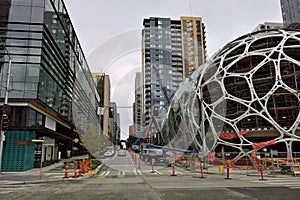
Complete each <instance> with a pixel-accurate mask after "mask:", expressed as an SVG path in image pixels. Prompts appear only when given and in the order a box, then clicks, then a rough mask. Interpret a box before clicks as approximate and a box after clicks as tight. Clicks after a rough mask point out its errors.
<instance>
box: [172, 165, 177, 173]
mask: <svg viewBox="0 0 300 200" xmlns="http://www.w3.org/2000/svg"><path fill="white" fill-rule="evenodd" d="M171 176H177V175H176V173H175V166H174V163H172V174H171Z"/></svg>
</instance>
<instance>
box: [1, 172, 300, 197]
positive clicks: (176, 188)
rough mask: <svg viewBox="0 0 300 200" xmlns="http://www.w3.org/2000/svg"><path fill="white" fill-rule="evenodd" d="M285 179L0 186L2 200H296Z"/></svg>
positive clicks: (95, 180) (98, 180)
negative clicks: (285, 184) (285, 183)
mask: <svg viewBox="0 0 300 200" xmlns="http://www.w3.org/2000/svg"><path fill="white" fill-rule="evenodd" d="M288 181H289V180H288V179H281V183H280V184H278V185H277V184H274V183H279V181H277V179H274V180H267V181H263V182H262V181H255V179H253V180H252V179H251V180H242V179H231V180H225V179H224V177H220V176H209V177H207V178H205V179H202V178H199V177H193V176H158V175H157V176H155V175H145V176H139V177H125V178H116V177H112V178H109V177H107V178H99V177H97V176H95V177H92V178H89V179H85V180H78V181H76V180H74V181H59V182H49V183H40V184H26V185H10V186H7V187H3V186H2V187H0V196H1V199H4V200H13V199H28V200H35V199H36V200H50V199H51V200H53V199H55V200H65V199H72V200H77V199H84V200H89V199H112V200H120V199H124V200H125V199H130V200H131V199H136V200H139V199H142V200H148V199H149V200H150V199H151V200H157V199H160V200H162V199H163V200H181V199H189V200H194V199H232V200H235V199H236V200H240V199H262V200H267V199H272V200H276V199H298V197H299V195H300V190H299V189H298V188H299V186H300V180H296V181H297V182H295V181H294V184H292V185H289V186H282V185H283V184H284V182H288Z"/></svg>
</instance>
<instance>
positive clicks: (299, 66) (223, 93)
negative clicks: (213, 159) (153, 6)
mask: <svg viewBox="0 0 300 200" xmlns="http://www.w3.org/2000/svg"><path fill="white" fill-rule="evenodd" d="M299 76H300V33H299V32H297V31H293V30H267V31H260V32H255V33H250V34H247V35H244V36H242V37H240V38H238V39H236V40H234V41H232V42H230V43H228V44H227V45H225V46H224V47H223V48H222V49H221V50H219V51H218V52H217V53H216V54H215V55H214V56H213V57H212V58H211V59H210V61H208V62H207V63H206V64H205V65H203V66H200V67H199V68H198V70H197V71H196V72H195V73H194V74H193V75H192V76H191V77H190V78H189V79H186V80H185V82H184V83H183V84H182V85H181V87H180V88H179V89H178V91H177V93H176V94H175V97H174V99H173V102H172V104H171V107H170V109H169V112H168V115H167V118H166V119H165V121H164V123H163V125H162V127H163V128H162V135H163V138H164V139H165V143H166V144H167V145H169V146H173V147H176V146H180V147H183V148H187V147H189V146H191V145H192V146H193V147H194V148H197V149H199V150H200V151H205V152H207V151H214V150H216V148H218V147H220V146H222V145H223V146H226V147H228V148H230V149H231V151H236V152H239V153H238V155H237V158H240V157H243V156H245V155H246V154H248V155H249V154H250V153H251V152H252V151H258V150H260V149H261V148H270V147H272V148H273V149H278V150H279V151H286V152H288V153H290V155H288V157H290V158H291V157H292V155H291V152H293V151H297V150H298V151H299V149H300V143H299V142H300V129H299V121H300V116H299V90H300V77H299Z"/></svg>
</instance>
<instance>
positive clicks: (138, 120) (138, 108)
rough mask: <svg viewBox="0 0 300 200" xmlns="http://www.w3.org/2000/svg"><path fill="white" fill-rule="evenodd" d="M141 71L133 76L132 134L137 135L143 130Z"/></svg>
mask: <svg viewBox="0 0 300 200" xmlns="http://www.w3.org/2000/svg"><path fill="white" fill-rule="evenodd" d="M142 80H143V79H142V73H141V72H137V73H136V76H135V103H134V106H133V107H134V112H133V115H134V116H133V122H134V134H135V136H139V135H140V134H141V133H142V131H143V128H144V126H143V118H142V117H143V115H142V113H143V112H142V110H143V106H142V105H143V99H142V96H143V84H142Z"/></svg>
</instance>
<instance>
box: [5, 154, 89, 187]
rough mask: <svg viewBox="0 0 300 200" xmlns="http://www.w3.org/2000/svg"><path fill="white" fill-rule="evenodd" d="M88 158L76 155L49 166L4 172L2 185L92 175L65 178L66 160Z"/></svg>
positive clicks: (86, 176)
mask: <svg viewBox="0 0 300 200" xmlns="http://www.w3.org/2000/svg"><path fill="white" fill-rule="evenodd" d="M85 158H88V156H87V155H83V156H74V157H71V158H68V159H62V160H60V161H59V162H58V163H54V164H52V165H49V166H47V167H43V168H42V169H41V168H33V169H30V170H27V171H22V172H2V174H1V175H0V187H5V185H19V184H30V183H43V182H51V181H63V180H68V181H70V180H81V179H84V178H88V177H90V174H88V173H85V174H83V176H81V177H78V178H73V177H69V178H64V175H65V170H64V162H71V161H73V160H78V159H80V160H81V159H85Z"/></svg>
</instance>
